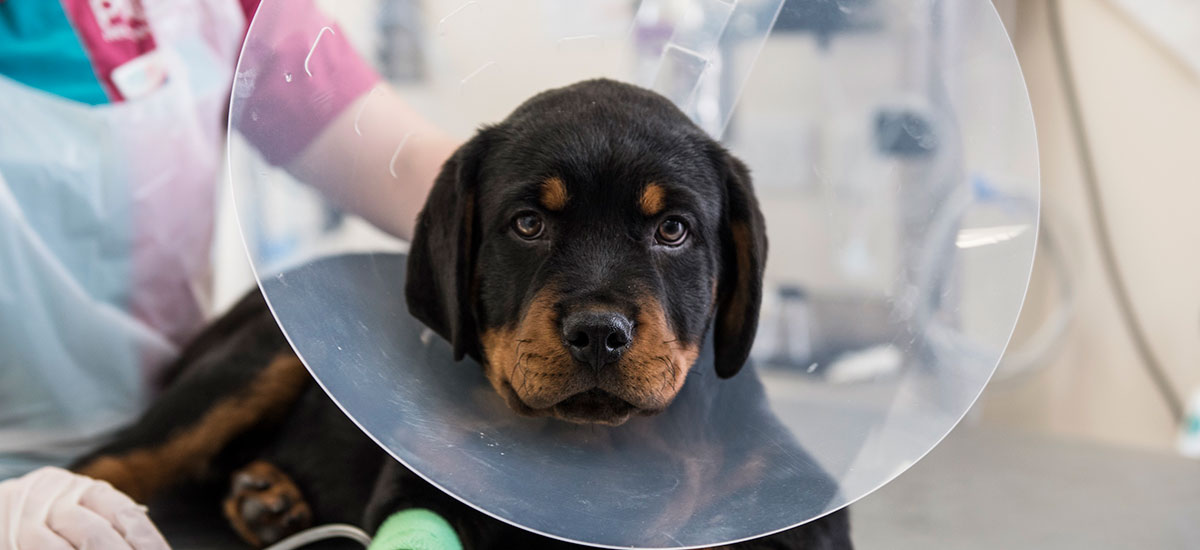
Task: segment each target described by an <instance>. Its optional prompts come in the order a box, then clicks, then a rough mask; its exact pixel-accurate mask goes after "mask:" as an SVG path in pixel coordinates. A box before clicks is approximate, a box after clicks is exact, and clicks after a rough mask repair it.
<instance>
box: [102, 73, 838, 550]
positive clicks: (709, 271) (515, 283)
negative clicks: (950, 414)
mask: <svg viewBox="0 0 1200 550" xmlns="http://www.w3.org/2000/svg"><path fill="white" fill-rule="evenodd" d="M765 254H766V241H765V237H764V231H763V227H762V217H761V214H759V212H758V208H757V204H756V202H755V200H754V196H753V192H752V189H751V186H750V180H749V174H748V172H747V171H746V169H745V167H744V166H743V165H742V164H741V163H740V162H739V161H737V160H736V159H735V158H733V157H732V156H731V155H729V153H727V152H726V151H725V150H724V149H723V148H721V147H720V146H719V145H718V144H716V143H715V142H713V141H712V140H711V139H709V138H708V137H707V136H706V135H704V134H703V132H701V131H700V130H699V129H697V128H696V127H695V126H694V125H692V124H691V123H690V121H688V120H687V118H686V117H685V116H684V115H683V114H682V113H680V112H679V111H678V110H677V109H675V108H674V107H673V106H672V105H671V104H670V103H669V102H667V101H666V100H665V99H663V98H661V97H660V96H657V95H656V94H653V93H651V92H648V91H645V90H641V89H637V88H634V87H632V86H627V85H623V84H618V83H615V82H611V81H589V82H585V83H581V84H577V85H574V86H570V87H567V88H563V89H559V90H553V91H550V92H546V93H544V94H541V95H539V96H537V97H535V98H533V99H531V100H530V101H529V102H527V103H526V104H524V105H522V106H521V107H520V108H518V109H517V110H516V111H515V112H514V113H513V114H512V115H511V116H510V117H509V118H508V119H506V120H505V121H504V122H502V123H501V124H499V125H496V126H493V127H490V128H485V129H483V130H481V131H480V133H479V134H477V135H476V137H475V138H473V139H472V140H471V141H470V142H468V143H467V144H465V145H464V146H463V147H462V148H460V149H459V151H458V152H457V153H456V154H455V155H454V157H453V158H451V159H450V160H449V161H447V163H446V166H445V167H444V169H443V171H442V174H441V175H440V176H439V178H438V181H437V182H436V184H435V186H434V189H433V190H432V192H431V194H430V198H429V201H428V203H427V205H426V208H425V210H424V211H423V212H422V214H421V217H420V219H419V221H418V228H417V234H416V238H415V239H414V243H413V247H412V252H411V257H410V258H409V262H408V277H407V290H408V293H407V294H408V301H409V308H410V310H411V311H412V313H413V314H414V315H415V316H416V317H417V318H418V319H420V320H421V321H423V322H424V323H425V324H426V325H428V326H429V327H430V328H432V329H434V330H435V331H436V332H438V333H439V334H441V335H442V336H443V337H445V338H446V340H448V341H449V342H450V343H451V344H452V346H453V348H454V350H455V353H456V355H457V356H459V357H461V356H463V355H470V356H472V357H473V358H475V359H477V360H479V361H480V363H481V364H483V365H484V368H485V370H486V373H487V375H488V379H489V380H490V381H491V382H492V385H493V386H494V387H495V389H496V391H497V392H498V393H499V394H500V395H501V397H503V398H504V399H505V401H506V402H507V403H508V404H509V405H510V407H511V408H512V409H513V410H514V411H515V412H516V413H518V414H523V415H536V416H553V417H557V418H560V419H562V420H564V421H570V422H584V423H600V424H610V425H617V424H622V423H624V422H625V421H626V420H628V419H629V418H630V417H631V416H635V415H653V414H656V413H658V412H660V411H662V410H664V409H665V408H667V407H668V406H670V404H671V403H672V401H674V399H675V397H676V396H677V395H678V394H679V393H680V391H681V389H682V387H683V385H684V382H685V381H686V380H687V377H688V373H689V372H690V371H691V369H692V368H693V363H695V362H696V358H697V356H698V355H699V353H700V350H701V347H702V345H703V343H704V338H705V335H706V334H708V333H710V332H711V334H713V345H714V348H715V358H714V360H713V362H714V364H715V368H716V375H718V376H720V377H722V378H725V377H729V376H733V375H734V374H736V373H737V372H738V371H739V370H740V369H741V368H742V364H743V363H744V362H745V360H746V356H747V354H748V352H749V348H750V345H751V343H752V341H753V334H754V330H755V327H756V323H757V316H758V306H759V301H760V298H761V275H762V269H763V265H764V261H765ZM176 371H177V372H178V374H177V377H176V380H175V381H174V382H173V383H172V385H171V386H170V387H169V389H168V390H167V392H166V393H165V394H164V395H163V396H162V397H161V398H160V399H159V400H157V401H156V402H155V403H154V404H153V405H152V407H151V408H150V410H149V411H147V413H146V414H145V415H144V416H143V418H142V419H141V420H140V421H139V422H138V423H137V424H136V425H134V426H132V427H130V428H129V429H127V430H125V431H124V432H123V433H122V434H121V435H120V436H119V437H118V438H117V439H116V440H115V441H114V442H113V443H111V444H109V445H107V446H106V447H104V448H102V449H100V450H99V451H97V452H96V453H94V454H93V455H91V456H89V457H86V458H85V459H83V460H81V461H80V462H79V466H78V469H79V471H81V472H83V473H86V474H89V475H92V476H95V477H98V478H101V479H106V480H108V481H110V482H112V483H113V484H114V485H115V486H117V488H119V489H121V490H123V491H125V492H127V493H129V494H130V495H131V496H133V497H134V498H135V499H139V500H146V499H149V498H150V497H152V496H153V495H154V494H156V493H158V492H159V491H160V490H161V489H163V488H166V487H169V486H171V485H172V484H175V483H178V482H180V481H182V480H188V479H191V480H197V479H198V480H207V481H209V482H212V483H227V484H229V486H230V493H229V496H228V497H227V498H226V499H225V501H224V502H223V503H222V504H221V509H222V510H223V512H224V513H225V515H226V517H228V518H229V519H230V522H231V525H232V526H233V527H234V529H235V530H237V531H238V533H239V534H241V535H242V537H243V538H245V539H246V540H247V541H248V542H251V543H252V544H258V545H261V544H265V543H269V542H272V541H274V540H277V539H278V538H281V537H282V536H284V535H286V534H288V533H291V532H294V531H296V530H298V529H300V528H302V527H304V526H307V525H309V524H312V523H313V522H328V521H342V522H348V523H355V524H359V525H363V526H364V527H366V528H368V529H372V530H373V529H374V528H375V527H377V526H378V524H379V523H380V522H382V521H383V520H384V519H386V517H387V516H388V515H390V514H391V513H393V512H395V511H399V510H402V509H406V508H411V507H424V508H430V509H432V510H434V511H436V512H438V513H440V514H442V515H443V516H444V517H446V518H448V519H449V520H450V522H451V523H452V525H454V527H455V529H456V530H457V531H458V533H459V535H460V536H461V537H462V538H463V540H464V543H465V544H466V545H467V546H468V547H469V548H539V547H545V548H555V547H566V546H568V545H565V544H563V543H560V542H557V541H553V540H551V539H546V538H543V537H539V536H536V535H532V534H530V533H527V532H525V531H523V530H520V529H516V528H512V527H510V526H507V525H506V524H503V523H501V522H498V521H496V520H492V519H490V518H487V517H486V516H484V515H482V514H480V513H478V512H476V511H474V510H473V509H470V508H469V507H467V506H465V505H462V504H461V503H459V502H457V501H456V500H454V499H453V498H451V497H449V496H447V495H445V494H444V493H442V492H441V491H439V490H437V489H436V488H433V487H432V486H430V485H428V484H427V483H425V482H424V481H422V480H421V479H420V478H418V477H417V476H416V475H414V474H412V473H411V472H409V471H407V470H406V469H405V468H403V467H402V466H400V465H399V464H398V463H395V462H394V461H393V460H391V459H390V458H389V457H387V456H386V455H385V454H384V453H383V452H382V451H381V450H380V449H379V448H378V447H377V446H376V445H375V444H374V443H373V442H371V441H370V440H369V439H367V438H366V437H365V436H363V435H362V434H361V432H359V430H358V429H357V428H356V427H355V426H353V424H352V423H351V422H350V421H349V420H348V419H347V418H345V416H344V415H343V414H342V413H341V411H340V410H339V409H338V408H337V407H336V406H334V405H333V404H332V402H331V401H330V400H329V399H328V398H327V397H326V396H325V395H324V393H323V392H322V391H321V390H320V388H319V387H318V386H317V385H316V384H315V383H313V382H312V380H311V379H309V378H308V375H307V372H306V371H305V370H304V368H303V366H302V365H301V364H300V362H299V360H298V359H297V358H296V357H295V355H294V354H293V353H292V351H291V350H290V348H289V347H288V346H287V343H286V341H285V340H284V338H283V336H282V334H281V333H280V331H279V329H278V327H277V326H276V325H275V322H274V320H273V318H272V317H271V315H270V312H269V311H268V310H267V308H266V306H265V303H264V301H263V300H262V297H261V295H259V294H258V293H257V292H254V293H252V294H251V295H250V296H248V297H247V298H245V299H244V300H243V301H242V302H241V303H239V304H238V305H237V306H236V307H235V308H234V309H233V310H232V311H231V312H230V313H229V314H227V315H226V316H225V317H224V318H223V319H222V320H220V321H219V322H217V323H216V324H214V325H213V326H212V327H210V328H209V329H208V330H207V331H206V332H205V333H204V334H202V335H201V336H200V337H199V338H197V340H196V341H195V343H193V345H191V346H189V348H188V349H187V350H185V351H184V353H183V355H182V356H181V358H180V360H179V362H178V364H177V366H176ZM751 398H753V399H761V398H762V396H761V392H758V393H757V394H754V396H752V397H751ZM698 413H699V414H698V415H697V416H696V418H697V421H704V420H703V419H705V418H707V417H708V416H707V415H706V414H705V413H704V412H703V411H698ZM701 431H703V430H701ZM780 448H782V447H780ZM672 450H673V448H672V446H671V445H664V446H663V452H664V459H666V460H669V459H671V457H670V456H669V455H670V453H671V451H672ZM739 452H743V453H744V456H740V455H739V456H724V457H722V459H723V461H724V462H723V463H724V464H726V465H727V466H726V469H727V470H729V471H731V472H734V473H736V472H737V471H739V470H740V469H743V468H744V467H745V465H746V464H749V465H751V466H755V465H757V467H760V468H761V467H770V465H771V464H772V462H771V460H770V459H769V456H770V450H769V449H768V450H765V451H764V450H762V449H757V450H756V449H749V450H743V451H739ZM755 453H758V454H755ZM793 454H795V453H793ZM764 457H767V458H764ZM334 465H335V466H334ZM725 477H726V478H729V479H733V480H736V479H737V476H736V475H732V476H730V475H725ZM752 477H753V476H752ZM727 481H729V480H728V479H727ZM729 482H731V483H736V481H729ZM821 490H822V491H823V490H825V488H824V487H822V488H821ZM702 500H703V499H700V500H695V502H692V503H690V504H689V505H690V506H707V505H711V504H712V503H705V502H702ZM678 515H680V516H681V518H679V519H680V521H685V520H686V517H687V516H688V515H689V511H688V509H681V510H679V511H678ZM667 516H670V514H667ZM849 544H850V543H849V537H848V527H847V525H846V518H845V514H844V513H837V514H833V515H831V516H827V517H826V518H823V519H821V520H818V521H815V522H812V523H810V524H807V525H805V526H802V527H801V528H798V529H794V530H791V531H787V532H784V533H781V534H777V535H774V536H771V537H767V538H764V539H761V540H759V541H754V542H750V543H744V544H741V545H738V547H748V548H756V547H762V548H848V547H849Z"/></svg>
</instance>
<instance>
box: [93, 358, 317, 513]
mask: <svg viewBox="0 0 1200 550" xmlns="http://www.w3.org/2000/svg"><path fill="white" fill-rule="evenodd" d="M308 381H309V376H308V371H307V370H305V368H304V365H303V364H301V363H300V359H299V358H297V357H296V355H295V354H294V353H292V351H291V350H288V351H286V352H284V353H281V354H279V355H277V356H276V357H275V358H274V359H273V360H272V361H271V363H270V364H269V365H267V367H266V368H264V369H263V370H262V372H260V373H259V374H258V376H257V378H255V380H254V381H253V382H252V383H251V385H250V387H249V388H247V389H246V390H245V391H243V392H239V393H238V394H235V395H232V396H229V397H226V398H225V399H223V400H222V401H220V402H218V403H217V404H216V405H215V406H213V407H212V408H211V409H209V410H208V412H206V413H204V416H202V417H201V418H200V419H199V420H198V421H197V422H196V423H195V424H193V425H191V426H184V427H181V428H180V429H179V430H178V431H176V432H175V433H173V434H171V436H170V438H169V439H167V441H166V442H164V443H163V444H161V445H159V446H157V447H152V448H144V449H137V450H134V451H131V452H128V453H125V454H120V455H107V456H100V457H97V458H96V459H94V460H92V461H91V462H89V463H87V464H85V465H84V466H83V467H82V468H80V469H79V473H81V474H83V475H86V476H90V477H93V478H96V479H101V480H104V481H107V482H109V483H111V484H112V485H113V486H114V487H116V488H117V489H118V490H120V491H121V492H123V493H125V494H127V495H129V496H130V497H131V498H133V499H134V500H136V501H138V502H145V501H147V500H149V499H150V498H151V497H153V496H154V495H155V494H156V493H157V492H158V491H159V490H161V489H163V488H166V487H169V486H171V485H172V484H174V483H176V482H178V481H181V480H182V479H184V478H186V477H188V476H192V475H195V474H198V473H200V472H201V471H203V469H204V467H205V466H206V465H207V464H209V462H210V461H211V460H212V458H213V457H214V456H216V454H217V453H218V452H219V451H220V450H221V449H224V448H225V446H226V445H228V443H229V442H230V441H231V440H232V439H233V438H234V437H236V436H237V435H239V434H241V433H243V432H245V431H246V430H248V429H250V428H251V427H253V426H254V425H255V424H256V423H258V422H259V420H261V419H262V418H264V417H266V416H268V415H273V414H280V413H282V412H284V410H286V408H287V407H288V406H290V405H291V404H292V402H293V401H295V399H296V397H297V396H299V395H300V391H301V390H302V389H304V387H305V385H306V384H307V383H308Z"/></svg>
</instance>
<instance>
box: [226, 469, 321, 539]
mask: <svg viewBox="0 0 1200 550" xmlns="http://www.w3.org/2000/svg"><path fill="white" fill-rule="evenodd" d="M222 511H223V512H224V513H225V518H226V519H228V520H229V524H230V526H232V527H233V530H234V531H236V532H237V534H238V535H239V536H241V537H242V539H243V540H245V541H246V542H248V543H250V544H252V545H254V546H256V547H262V546H265V545H267V544H271V543H274V542H276V541H278V540H280V539H282V538H283V537H286V536H288V535H291V534H292V533H295V532H297V531H300V530H301V529H305V528H307V527H308V526H309V525H311V524H312V518H313V514H312V509H311V508H310V507H309V506H308V502H307V501H306V500H305V499H304V495H303V494H302V493H301V491H300V488H299V487H298V486H296V482H295V481H293V480H292V478H291V477H288V475H287V474H286V473H284V472H283V471H282V470H280V469H279V468H278V467H276V466H275V465H274V464H271V463H270V462H266V461H263V460H256V461H254V462H251V463H250V464H247V465H246V466H245V467H243V468H241V469H240V470H237V471H235V472H234V473H233V476H232V479H231V481H230V488H229V495H228V496H226V497H225V502H224V503H223V504H222Z"/></svg>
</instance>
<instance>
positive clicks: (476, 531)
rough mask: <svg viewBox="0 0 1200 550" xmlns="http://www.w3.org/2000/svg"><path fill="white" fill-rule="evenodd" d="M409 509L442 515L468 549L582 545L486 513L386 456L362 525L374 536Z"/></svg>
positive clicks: (546, 548) (555, 549)
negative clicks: (508, 522) (514, 524)
mask: <svg viewBox="0 0 1200 550" xmlns="http://www.w3.org/2000/svg"><path fill="white" fill-rule="evenodd" d="M412 508H425V509H428V510H432V511H433V512H435V513H437V514H438V515H440V516H441V517H443V518H445V520H446V521H447V522H449V523H450V526H451V527H453V528H454V531H455V533H457V534H458V537H459V540H460V541H461V542H462V545H463V548H466V549H467V550H488V549H509V548H521V549H525V550H560V549H567V548H572V549H574V548H584V547H582V546H578V545H574V544H570V543H566V542H563V541H560V540H556V539H551V538H549V537H543V536H541V535H537V534H534V533H531V532H529V531H526V530H524V529H519V528H517V527H513V526H511V525H509V524H507V523H504V522H502V521H500V520H497V519H494V518H492V517H490V516H487V515H485V514H483V513H482V512H479V511H477V510H475V509H474V508H471V507H469V506H467V505H465V504H463V503H461V502H459V501H458V500H457V499H455V498H454V497H452V496H450V495H447V494H446V493H444V492H442V491H441V490H440V489H438V488H436V487H434V486H433V485H430V484H429V483H428V482H426V481H425V480H424V479H421V478H420V477H419V476H417V475H416V474H414V473H412V471H410V470H409V469H408V468H405V467H404V465H403V464H400V463H399V462H397V461H395V460H392V459H391V458H390V457H388V459H387V460H386V462H385V464H384V466H383V470H382V472H381V473H380V476H379V480H378V482H377V483H376V485H375V491H374V493H373V494H372V495H371V500H370V502H369V503H368V504H367V509H366V511H365V515H364V520H363V523H364V528H365V529H366V530H367V532H368V533H370V534H371V535H372V536H374V535H375V532H376V531H377V530H378V529H379V526H380V525H381V524H382V523H383V522H384V520H386V519H387V518H388V517H389V516H391V515H392V514H394V513H396V512H400V511H403V510H408V509H412Z"/></svg>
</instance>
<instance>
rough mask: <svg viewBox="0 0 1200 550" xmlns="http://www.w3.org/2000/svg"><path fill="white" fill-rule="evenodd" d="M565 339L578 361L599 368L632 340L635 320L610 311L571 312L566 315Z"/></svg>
mask: <svg viewBox="0 0 1200 550" xmlns="http://www.w3.org/2000/svg"><path fill="white" fill-rule="evenodd" d="M562 336H563V343H564V344H566V346H567V349H568V350H570V351H571V357H574V358H575V360H576V361H579V362H581V363H586V364H588V365H591V366H592V367H593V368H597V369H598V368H600V367H603V366H604V365H607V364H609V363H614V362H616V361H617V359H620V358H621V354H622V353H625V350H627V349H629V345H630V344H631V343H632V341H633V323H632V322H630V321H629V319H627V318H626V317H625V316H624V315H621V314H619V313H615V312H611V311H584V312H579V313H572V314H570V315H567V317H566V318H565V319H563V326H562Z"/></svg>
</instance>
